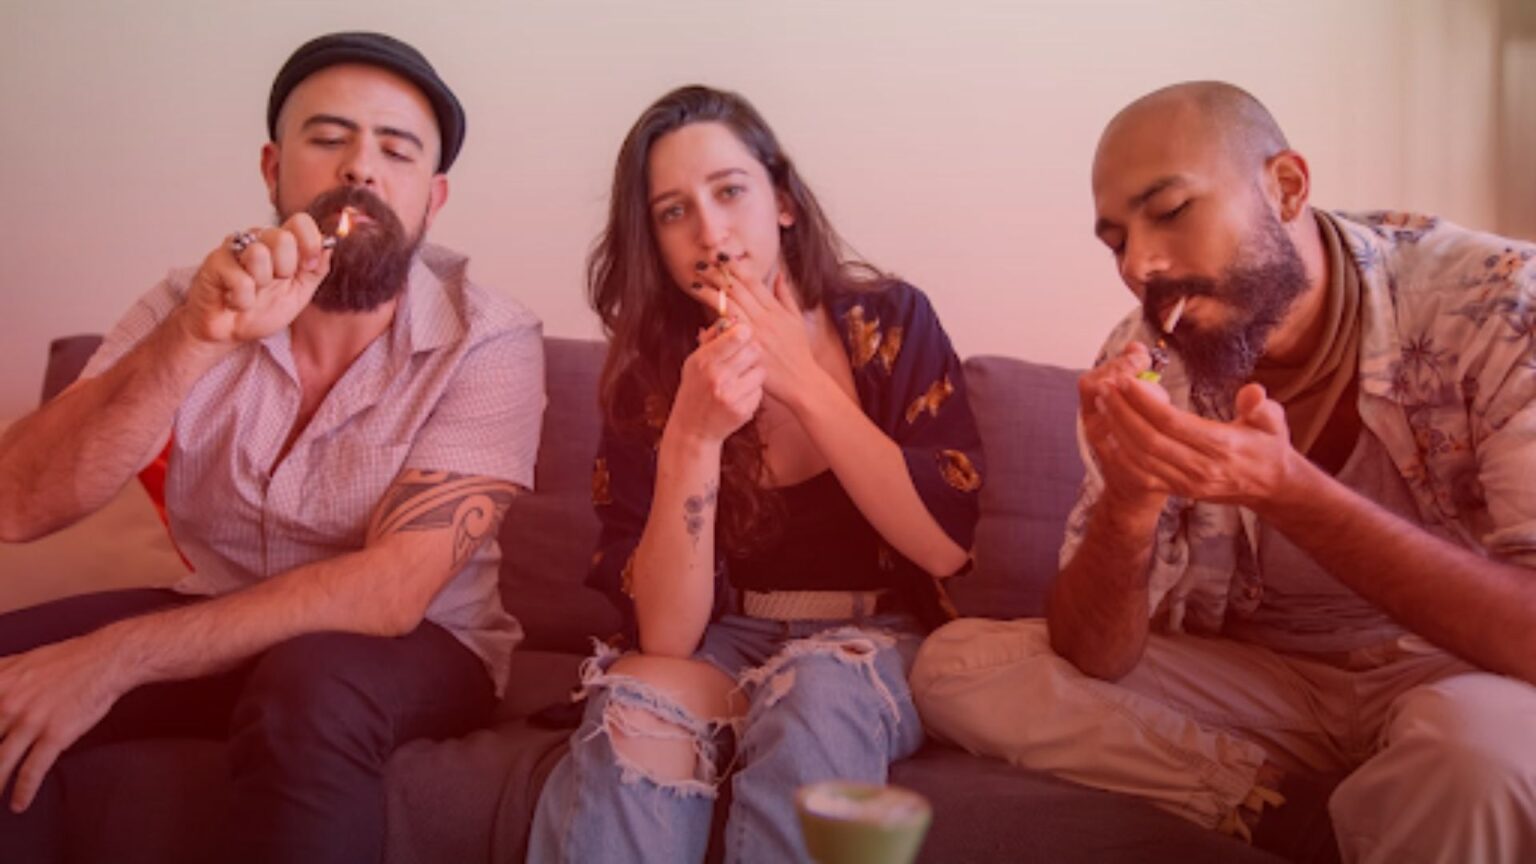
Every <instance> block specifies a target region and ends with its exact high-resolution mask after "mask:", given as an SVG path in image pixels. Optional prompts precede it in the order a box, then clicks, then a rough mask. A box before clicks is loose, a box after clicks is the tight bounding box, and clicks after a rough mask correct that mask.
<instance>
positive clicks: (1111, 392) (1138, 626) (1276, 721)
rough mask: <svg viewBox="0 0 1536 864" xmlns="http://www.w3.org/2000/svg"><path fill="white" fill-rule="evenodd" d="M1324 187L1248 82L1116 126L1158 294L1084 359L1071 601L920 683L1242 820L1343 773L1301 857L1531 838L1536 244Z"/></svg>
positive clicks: (1105, 207)
mask: <svg viewBox="0 0 1536 864" xmlns="http://www.w3.org/2000/svg"><path fill="white" fill-rule="evenodd" d="M1309 192H1310V173H1309V169H1308V166H1307V162H1306V160H1305V159H1304V158H1303V157H1302V156H1301V155H1300V154H1299V153H1297V152H1296V151H1295V150H1292V149H1291V148H1290V146H1289V144H1288V143H1287V142H1286V139H1285V136H1284V135H1283V133H1282V132H1281V131H1280V129H1279V127H1278V125H1277V124H1276V123H1275V121H1274V119H1273V118H1272V117H1271V115H1270V113H1269V112H1268V111H1267V110H1266V109H1265V108H1264V106H1263V105H1261V104H1260V103H1259V102H1258V101H1257V100H1256V99H1254V98H1253V97H1252V96H1250V95H1249V94H1247V93H1246V92H1244V91H1242V90H1240V89H1238V88H1236V87H1233V86H1231V85H1228V84H1223V83H1218V82H1195V83H1188V84H1181V85H1176V86H1173V87H1169V88H1165V89H1162V90H1159V91H1157V92H1154V93H1151V94H1149V95H1147V96H1145V97H1143V98H1141V99H1139V100H1137V101H1136V102H1134V103H1132V104H1131V105H1130V106H1128V107H1126V108H1125V109H1124V110H1122V111H1121V112H1120V113H1119V114H1118V115H1116V117H1115V118H1114V119H1113V120H1112V121H1111V122H1110V123H1109V125H1108V127H1107V128H1106V129H1105V131H1104V133H1103V136H1102V137H1101V139H1100V141H1099V146H1098V151H1097V153H1096V154H1095V157H1094V164H1093V195H1094V204H1095V207H1096V210H1097V222H1096V225H1095V231H1096V233H1097V235H1098V237H1099V239H1100V240H1102V241H1103V242H1104V244H1105V245H1106V246H1107V247H1108V248H1109V249H1110V251H1111V252H1112V253H1113V254H1114V258H1115V263H1116V266H1117V268H1118V270H1119V273H1120V277H1121V279H1122V280H1123V281H1124V282H1125V284H1126V286H1127V287H1128V288H1130V289H1131V292H1132V293H1133V294H1134V295H1135V296H1136V299H1137V300H1138V301H1139V302H1140V308H1138V309H1137V310H1136V311H1135V312H1134V313H1133V314H1131V315H1130V316H1129V317H1127V318H1126V319H1125V320H1124V321H1122V322H1121V324H1120V325H1119V326H1118V327H1117V328H1116V329H1115V330H1114V332H1113V333H1111V335H1110V337H1109V339H1108V341H1107V343H1106V344H1105V346H1104V350H1103V353H1102V354H1101V355H1100V358H1099V362H1098V363H1097V364H1096V365H1095V368H1094V369H1093V370H1092V371H1091V372H1089V373H1088V374H1086V375H1085V376H1083V378H1082V380H1081V382H1080V384H1079V394H1080V397H1081V413H1080V426H1079V433H1080V435H1079V437H1080V441H1081V443H1082V446H1083V451H1084V455H1085V462H1086V463H1087V465H1088V471H1087V476H1086V478H1085V480H1084V483H1083V487H1082V491H1081V494H1080V497H1079V500H1078V503H1077V506H1076V507H1075V509H1074V510H1073V513H1072V515H1071V517H1070V519H1069V521H1068V529H1067V536H1066V539H1065V542H1064V544H1063V547H1062V550H1061V557H1060V561H1061V570H1060V573H1059V575H1058V578H1057V580H1056V583H1055V585H1054V586H1053V589H1052V592H1051V595H1050V598H1049V602H1048V604H1047V617H1046V619H1045V620H1043V621H1042V620H1023V621H1011V622H999V621H979V620H969V621H959V622H955V623H953V624H951V625H949V626H947V627H945V628H943V629H941V630H939V631H937V632H936V633H934V634H933V636H931V637H930V639H929V640H928V642H927V643H926V644H925V646H924V647H923V649H922V651H921V653H920V655H919V657H918V659H917V663H916V665H915V667H914V670H913V673H912V677H913V692H914V694H915V696H916V698H917V702H918V706H919V708H920V710H921V712H922V715H923V718H924V720H925V722H926V723H927V724H928V725H929V728H930V730H931V731H932V732H934V733H935V734H936V735H938V736H939V737H941V738H944V739H947V740H949V741H951V742H953V743H956V744H958V745H960V746H962V747H965V748H966V749H968V750H971V751H973V752H976V753H981V754H987V755H991V756H996V757H999V758H1004V759H1007V760H1009V761H1010V762H1013V763H1015V764H1018V765H1022V766H1026V767H1029V768H1033V769H1037V770H1042V771H1048V772H1051V773H1053V774H1056V775H1058V776H1061V777H1065V778H1067V779H1071V780H1074V781H1077V782H1080V783H1084V784H1087V785H1091V786H1097V787H1100V788H1105V789H1111V790H1116V791H1120V792H1125V793H1129V794H1132V795H1137V796H1140V797H1143V798H1145V799H1147V800H1149V801H1151V802H1152V803H1154V804H1156V805H1158V806H1160V807H1162V808H1164V809H1166V810H1169V811H1172V812H1174V813H1177V814H1179V815H1181V816H1184V817H1186V818H1188V819H1191V820H1194V821H1196V822H1199V823H1201V824H1203V825H1207V826H1209V827H1211V828H1213V829H1219V830H1224V831H1227V832H1230V833H1234V834H1238V835H1241V836H1243V837H1245V838H1251V837H1252V836H1254V834H1255V832H1257V834H1258V835H1259V836H1260V837H1261V838H1262V837H1263V836H1264V835H1265V834H1266V829H1267V828H1268V829H1269V833H1271V834H1272V833H1274V828H1275V826H1276V825H1280V824H1285V823H1286V821H1287V817H1290V816H1294V814H1292V813H1290V811H1287V810H1285V805H1284V799H1285V795H1284V794H1281V793H1283V792H1285V791H1287V790H1290V789H1294V788H1298V787H1299V786H1302V785H1305V784H1307V783H1314V784H1315V783H1316V782H1317V781H1315V780H1313V779H1312V778H1317V777H1324V776H1332V777H1335V778H1336V777H1338V776H1345V779H1344V780H1343V781H1342V783H1340V784H1339V785H1338V786H1337V788H1336V789H1334V790H1333V792H1332V794H1331V797H1330V798H1329V800H1328V814H1329V815H1330V816H1331V819H1332V822H1333V826H1334V829H1335V833H1336V836H1337V848H1336V849H1335V848H1333V844H1332V843H1331V842H1329V841H1328V840H1327V839H1326V838H1327V836H1328V832H1327V831H1326V823H1324V824H1322V825H1313V826H1311V830H1306V829H1303V830H1297V829H1296V828H1295V826H1294V824H1293V825H1292V826H1291V827H1290V828H1289V829H1288V830H1287V831H1286V832H1285V833H1287V834H1289V835H1291V836H1290V837H1289V839H1290V840H1292V841H1295V840H1308V839H1314V838H1321V839H1322V842H1321V846H1320V848H1317V849H1313V850H1310V851H1309V850H1305V849H1295V850H1293V851H1294V852H1296V853H1297V854H1300V855H1302V856H1303V857H1306V856H1309V855H1311V856H1313V857H1321V858H1331V857H1334V856H1336V855H1342V858H1343V859H1344V860H1346V861H1352V862H1353V861H1359V862H1386V861H1409V860H1411V861H1415V862H1430V861H1435V862H1465V861H1479V862H1493V861H1509V862H1515V861H1531V860H1536V817H1533V813H1536V739H1533V737H1532V736H1531V728H1532V720H1533V719H1536V688H1533V687H1532V682H1536V573H1533V571H1532V568H1533V567H1536V352H1533V339H1536V263H1533V259H1536V247H1533V246H1531V245H1529V244H1523V243H1519V242H1516V241H1512V240H1507V239H1504V238H1500V237H1495V236H1491V235H1488V234H1480V233H1475V232H1471V231H1467V230H1464V229H1461V228H1458V227H1455V226H1452V225H1449V224H1447V223H1445V222H1442V221H1440V220H1438V219H1434V218H1430V217H1425V216H1416V215H1405V214H1393V213H1370V214H1363V215H1345V214H1339V213H1328V212H1324V211H1322V210H1317V209H1314V208H1312V207H1311V206H1310V204H1309ZM1181 303H1182V304H1183V306H1182V310H1183V314H1182V317H1181V318H1179V320H1178V323H1177V324H1176V325H1174V326H1173V328H1172V330H1171V332H1169V333H1167V334H1164V333H1163V332H1162V330H1163V322H1165V321H1166V320H1168V319H1169V316H1170V315H1171V314H1172V313H1173V310H1174V308H1175V307H1177V306H1179V304H1181ZM1160 338H1161V339H1162V340H1164V342H1165V343H1166V345H1167V347H1168V348H1169V349H1170V351H1169V354H1170V355H1171V356H1170V357H1169V358H1168V364H1167V367H1166V368H1164V369H1161V370H1160V379H1161V380H1160V381H1156V382H1153V381H1148V380H1144V379H1145V378H1146V377H1157V376H1145V375H1144V374H1143V373H1145V372H1147V371H1148V370H1149V367H1150V366H1151V364H1152V362H1153V360H1152V352H1151V351H1149V348H1148V346H1152V345H1156V343H1157V342H1158V340H1159V339H1160ZM1276 807H1278V808H1279V809H1278V810H1276V809H1274V808H1276ZM1293 809H1294V808H1293ZM1291 821H1292V822H1293V823H1294V822H1295V820H1294V819H1293V820H1291ZM1260 845H1266V844H1264V843H1261V844H1260Z"/></svg>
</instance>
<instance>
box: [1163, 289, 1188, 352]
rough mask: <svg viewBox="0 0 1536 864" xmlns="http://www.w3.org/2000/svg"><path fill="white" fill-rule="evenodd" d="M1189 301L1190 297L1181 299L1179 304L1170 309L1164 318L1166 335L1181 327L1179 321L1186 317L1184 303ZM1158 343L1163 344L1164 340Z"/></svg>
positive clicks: (1186, 296)
mask: <svg viewBox="0 0 1536 864" xmlns="http://www.w3.org/2000/svg"><path fill="white" fill-rule="evenodd" d="M1188 299H1189V296H1188V295H1185V296H1183V297H1180V298H1179V302H1177V303H1175V304H1173V308H1172V309H1169V310H1168V314H1167V315H1164V316H1163V333H1164V334H1168V333H1172V332H1173V328H1175V327H1177V326H1179V319H1180V318H1183V317H1184V301H1185V300H1188ZM1158 341H1159V342H1161V341H1162V340H1161V339H1159V340H1158Z"/></svg>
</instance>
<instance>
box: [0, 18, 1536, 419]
mask: <svg viewBox="0 0 1536 864" xmlns="http://www.w3.org/2000/svg"><path fill="white" fill-rule="evenodd" d="M1503 2H1504V4H1505V5H1506V6H1507V5H1508V2H1509V0H1503ZM1499 9H1500V2H1499V0H1347V2H1335V0H1287V2H1259V0H1230V2H1218V0H1178V2H1174V0H1168V2H1092V0H1079V2H1021V0H1011V2H991V3H987V2H957V0H950V2H944V3H939V2H911V0H883V2H862V0H860V2H827V0H822V2H806V0H771V2H765V0H756V2H729V0H713V2H682V0H666V2H664V0H649V2H633V0H629V2H625V0H591V2H582V0H566V2H545V0H535V2H498V3H493V2H458V0H441V2H437V3H432V4H427V3H417V2H407V0H372V2H267V3H251V2H229V0H217V2H212V0H147V2H136V3H129V2H81V0H54V2H42V0H38V2H29V0H0V10H3V24H0V111H3V115H0V116H3V118H4V120H3V122H4V127H3V130H0V132H3V134H0V195H3V200H4V207H3V208H0V265H3V266H0V279H3V280H4V282H3V289H0V290H3V296H4V302H5V307H4V314H3V320H0V328H3V329H0V333H3V335H4V338H3V339H0V363H3V364H4V368H5V370H6V373H5V374H4V376H0V417H4V416H8V415H15V414H18V413H20V412H22V411H24V410H26V409H27V408H29V407H30V406H31V404H32V402H33V401H34V400H35V398H36V389H37V387H38V382H39V381H40V379H41V372H42V363H43V356H44V352H45V348H46V345H47V341H48V339H49V338H50V337H52V336H56V335H60V334H65V333H72V332H81V331H100V330H102V329H104V328H107V327H109V326H110V325H111V324H112V323H113V322H114V321H115V320H116V317H117V316H118V315H119V314H120V313H121V311H122V310H123V309H125V308H126V307H127V306H128V305H129V303H131V302H132V301H133V299H134V298H135V297H137V296H138V295H139V294H140V293H141V292H143V291H144V290H145V289H147V288H148V287H149V286H150V285H151V284H153V283H154V281H155V280H157V279H158V278H159V277H160V276H161V275H163V274H164V272H165V271H166V270H167V269H168V268H169V267H171V266H179V265H185V264H191V263H194V262H196V261H197V260H199V259H200V258H201V257H202V256H203V255H204V254H205V253H206V251H207V250H208V249H209V248H211V246H212V245H214V244H215V243H217V242H218V240H219V238H220V237H222V236H223V235H224V234H225V233H226V232H228V231H230V230H232V229H235V228H238V227H242V226H246V225H250V224H255V223H260V222H264V221H266V220H267V219H268V218H269V215H270V214H269V210H268V207H267V205H266V200H265V193H264V190H263V187H262V185H261V182H260V177H259V174H258V172H257V153H258V149H259V147H260V145H261V143H262V142H263V140H264V138H265V129H264V126H263V115H264V107H265V102H266V94H267V89H268V86H269V85H270V82H271V78H272V75H273V73H274V72H275V71H276V70H277V68H278V66H279V65H280V64H281V63H282V61H283V59H284V58H285V57H286V56H287V55H288V53H289V52H290V51H291V50H292V49H293V48H294V47H296V46H297V45H298V44H299V43H300V42H302V41H303V40H304V39H306V38H308V37H310V36H313V35H316V34H318V33H321V32H325V31H328V30H333V29H352V28H368V29H380V30H384V31H387V32H391V33H393V34H395V35H398V36H400V37H402V38H404V39H406V40H407V41H410V42H412V43H414V44H415V45H417V46H418V47H419V48H421V49H422V50H423V51H424V52H425V53H426V54H427V55H428V56H429V57H430V58H431V59H432V61H433V62H434V63H435V65H436V66H437V67H438V69H439V71H440V72H441V73H442V74H443V76H444V77H445V78H446V79H447V80H448V81H449V82H450V83H451V84H452V85H453V86H454V88H455V89H456V90H457V91H458V93H459V95H460V97H461V98H462V100H463V101H464V103H465V105H466V106H467V108H468V113H469V137H468V141H467V145H466V149H465V151H464V153H463V155H462V157H461V159H460V161H459V163H458V164H457V165H455V166H454V169H453V172H452V174H451V180H452V188H453V193H452V197H451V200H450V202H449V206H448V208H447V210H446V211H445V212H444V214H443V218H442V219H441V220H440V222H439V223H438V225H437V228H436V229H435V233H434V239H436V240H437V241H438V242H442V243H446V244H449V245H452V246H456V247H458V248H461V249H463V250H465V251H468V252H470V253H471V254H472V255H473V256H474V265H473V270H472V272H473V273H474V275H475V276H476V277H477V278H478V279H479V280H480V281H481V282H483V283H486V284H488V285H491V286H494V287H495V288H497V289H499V290H501V291H504V292H508V293H510V294H512V295H514V296H516V297H518V298H519V299H520V300H522V301H523V302H524V303H526V304H527V305H528V306H530V307H532V308H533V309H534V310H535V311H536V312H537V313H538V314H539V315H540V316H541V317H542V318H543V319H544V321H545V326H546V332H548V333H551V334H556V335H576V336H588V335H595V334H596V328H595V325H594V323H593V320H592V316H591V314H590V313H589V312H588V310H587V309H586V306H585V305H584V301H583V299H582V281H581V277H582V265H583V259H584V256H585V253H586V251H587V249H588V247H589V245H590V243H591V240H592V237H593V234H594V233H595V232H596V230H597V229H598V227H599V226H600V223H601V218H602V214H603V211H604V206H605V196H606V187H607V182H608V179H609V172H610V171H611V166H612V159H613V157H614V154H615V152H616V150H617V148H618V144H619V141H620V139H621V137H622V136H623V133H624V131H625V130H626V129H627V128H628V126H629V124H630V123H631V122H632V121H633V119H634V118H635V117H636V115H637V114H638V113H639V112H640V110H641V109H642V108H643V107H644V106H645V105H646V104H647V103H648V102H649V101H651V100H652V99H654V98H655V97H656V96H658V95H660V94H661V93H662V92H663V91H664V90H666V89H668V88H670V87H672V86H674V85H677V84H681V83H686V82H693V81H701V82H706V83H710V84H715V85H720V86H725V87H731V88H736V89H739V90H740V91H742V92H743V93H745V94H746V95H747V96H748V97H749V98H751V99H752V100H753V101H754V102H755V103H756V104H757V106H758V107H759V108H760V109H761V110H762V111H763V113H764V114H765V115H766V116H767V118H768V119H769V122H770V123H772V124H773V125H774V127H775V128H776V130H777V131H778V133H779V136H780V138H781V139H782V140H783V142H784V143H785V145H786V147H787V148H788V150H789V152H790V153H791V155H792V156H794V157H795V158H796V159H797V161H798V162H799V164H800V166H801V168H802V170H803V171H804V173H805V174H806V175H807V177H808V178H809V179H810V181H811V183H812V185H813V187H814V188H815V189H816V190H817V192H818V193H819V194H820V195H821V196H822V198H823V201H824V203H826V204H827V205H828V207H829V209H830V211H831V213H832V216H833V219H834V221H835V223H836V224H837V225H838V226H839V228H840V229H841V230H842V232H843V233H844V234H845V235H846V236H847V238H848V239H849V240H851V241H852V242H853V244H854V245H855V246H856V247H857V249H858V250H859V251H860V252H862V253H863V254H864V255H865V256H867V257H868V258H869V259H870V260H872V261H874V262H876V263H878V264H879V265H881V266H882V267H885V268H887V269H890V270H893V271H895V272H897V273H900V274H902V275H904V276H906V277H907V278H909V279H910V280H912V281H913V282H915V283H916V284H918V285H919V286H921V287H923V288H924V289H926V290H927V291H928V292H929V294H930V295H931V296H932V297H933V298H934V300H935V302H936V304H937V305H938V308H939V310H940V312H941V313H942V315H943V317H944V320H945V322H946V324H947V325H948V328H949V330H950V333H951V335H952V336H953V337H954V340H955V342H956V344H957V346H958V348H959V350H960V351H961V353H962V354H975V353H1005V354H1014V355H1020V356H1025V357H1029V358H1032V359H1037V360H1043V361H1048V362H1052V363H1058V364H1063V365H1082V364H1084V363H1086V362H1088V361H1089V360H1090V359H1091V357H1092V355H1093V353H1094V351H1095V350H1096V348H1097V346H1098V343H1099V340H1100V339H1101V338H1102V336H1103V334H1104V333H1105V332H1106V330H1107V329H1108V327H1109V326H1110V325H1111V324H1112V323H1113V322H1114V321H1115V320H1116V319H1118V318H1119V317H1120V316H1121V315H1122V314H1123V313H1124V312H1125V310H1126V309H1128V308H1129V302H1130V301H1129V297H1128V295H1127V294H1126V293H1125V290H1124V288H1123V287H1122V286H1121V285H1120V283H1119V282H1118V281H1117V279H1116V278H1115V276H1114V273H1113V270H1112V268H1111V264H1110V259H1109V257H1108V254H1107V253H1106V252H1105V251H1104V250H1102V249H1101V248H1100V247H1099V246H1098V245H1097V243H1096V242H1095V241H1094V240H1093V238H1092V236H1091V231H1090V224H1091V221H1092V212H1091V206H1090V202H1089V196H1088V167H1089V159H1090V155H1091V153H1092V148H1093V145H1094V142H1095V140H1096V139H1097V136H1098V134H1099V131H1100V129H1101V128H1102V126H1103V124H1104V122H1105V121H1106V120H1107V119H1108V118H1109V116H1110V115H1111V114H1113V113H1114V111H1116V110H1117V109H1118V108H1119V107H1121V106H1122V105H1123V104H1124V103H1126V102H1127V101H1129V100H1130V99H1132V98H1134V97H1136V96H1137V95H1140V94H1141V93H1143V92H1146V91H1148V90H1150V89H1152V88H1155V87H1157V86H1161V85H1163V84H1167V83H1170V82H1174V81H1178V80H1183V79H1190V78H1222V79H1226V80H1230V81H1233V82H1235V83H1238V84H1241V85H1242V86H1245V87H1247V88H1248V89H1250V90H1251V91H1253V92H1254V93H1255V94H1256V95H1258V96H1259V97H1260V98H1261V99H1262V100H1264V101H1265V102H1266V103H1267V104H1268V105H1269V106H1270V108H1271V109H1272V110H1273V111H1274V113H1275V115H1276V116H1277V117H1278V118H1279V120H1280V122H1281V124H1282V126H1284V127H1285V129H1286V130H1287V132H1288V133H1289V136H1290V138H1291V141H1292V144H1293V145H1294V146H1296V147H1297V148H1298V149H1299V150H1301V151H1302V152H1303V153H1305V154H1306V155H1307V156H1308V157H1309V158H1310V160H1311V164H1312V168H1313V173H1314V183H1315V186H1314V188H1315V192H1314V200H1315V201H1317V202H1319V203H1321V204H1324V205H1327V206H1334V207H1345V208H1374V207H1404V208H1414V209H1419V210H1425V211H1431V212H1436V213H1439V214H1440V215H1442V216H1445V217H1447V218H1450V219H1453V220H1456V221H1458V222H1462V223H1464V224H1469V225H1473V226H1478V227H1482V228H1488V229H1494V228H1496V227H1498V226H1497V224H1496V222H1495V220H1496V219H1497V218H1498V217H1499V213H1500V212H1501V211H1500V201H1499V199H1498V195H1499V186H1498V184H1497V183H1496V182H1495V181H1496V178H1497V177H1498V172H1497V171H1496V169H1495V156H1496V154H1497V153H1498V152H1499V141H1500V134H1501V133H1500V129H1501V128H1503V127H1501V126H1500V123H1499V110H1500V109H1499V108H1498V106H1499V105H1500V104H1501V98H1500V92H1501V91H1500V78H1499V71H1498V70H1499V68H1500V64H1499V62H1498V60H1497V59H1496V54H1497V52H1496V50H1495V46H1496V44H1497V42H1498V38H1499V29H1500V18H1499V16H1500V12H1499ZM429 10H430V11H429ZM1525 92H1526V93H1527V96H1525V97H1523V98H1526V99H1529V98H1530V96H1529V92H1530V88H1529V87H1527V88H1526V91H1525ZM1506 101H1507V99H1506Z"/></svg>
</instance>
